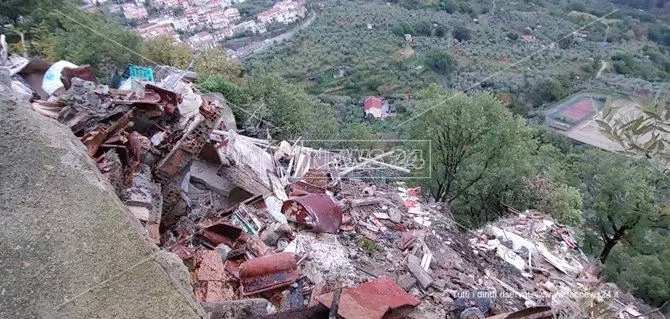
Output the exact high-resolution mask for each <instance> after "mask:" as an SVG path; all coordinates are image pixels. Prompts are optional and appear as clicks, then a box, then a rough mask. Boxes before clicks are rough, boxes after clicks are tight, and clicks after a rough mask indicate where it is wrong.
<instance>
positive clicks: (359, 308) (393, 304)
mask: <svg viewBox="0 0 670 319" xmlns="http://www.w3.org/2000/svg"><path fill="white" fill-rule="evenodd" d="M316 299H317V300H318V301H319V302H321V303H322V304H323V305H325V306H326V307H330V305H331V304H332V302H333V293H328V294H325V295H321V296H318V297H316ZM419 303H421V300H419V299H416V298H415V297H413V296H412V295H410V294H408V293H406V292H405V290H403V289H402V288H401V287H400V286H398V285H397V284H396V283H395V282H394V281H393V280H391V279H389V278H387V277H380V278H377V279H375V280H373V281H370V282H366V283H364V284H361V285H358V286H356V287H345V288H343V289H342V294H341V295H340V302H339V306H338V310H337V314H338V315H340V316H342V317H343V318H345V319H380V318H382V317H383V316H384V314H386V312H388V311H389V310H392V309H396V308H400V307H403V306H416V305H418V304H419Z"/></svg>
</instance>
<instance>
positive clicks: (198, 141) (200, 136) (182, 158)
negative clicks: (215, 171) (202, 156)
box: [156, 103, 221, 179]
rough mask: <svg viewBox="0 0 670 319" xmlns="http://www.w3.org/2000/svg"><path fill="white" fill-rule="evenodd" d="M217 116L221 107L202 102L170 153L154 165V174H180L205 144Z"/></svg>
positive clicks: (162, 176)
mask: <svg viewBox="0 0 670 319" xmlns="http://www.w3.org/2000/svg"><path fill="white" fill-rule="evenodd" d="M219 117H221V109H219V108H215V107H211V106H209V105H208V104H206V103H203V105H202V106H201V107H200V114H198V115H197V116H196V117H195V120H194V123H192V124H191V125H190V126H189V129H188V130H187V131H186V133H184V136H182V138H181V140H180V141H179V142H177V144H176V145H175V146H174V147H173V148H172V150H171V151H170V153H168V155H167V156H165V158H163V159H162V160H161V161H160V162H159V163H158V165H157V166H156V174H157V175H159V176H160V177H161V178H164V179H172V178H174V177H175V176H177V175H178V174H180V173H181V172H182V171H183V169H184V167H186V166H187V165H188V164H189V163H190V162H191V161H192V160H193V159H194V158H195V157H196V156H197V155H198V153H200V151H201V150H202V148H203V147H204V146H205V143H206V142H207V139H208V136H209V133H211V131H212V129H213V128H214V124H216V122H217V121H218V119H219Z"/></svg>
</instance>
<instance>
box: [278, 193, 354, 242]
mask: <svg viewBox="0 0 670 319" xmlns="http://www.w3.org/2000/svg"><path fill="white" fill-rule="evenodd" d="M281 210H282V213H284V215H285V216H286V218H287V219H288V220H290V221H292V222H296V223H298V224H304V225H307V226H308V227H309V228H310V229H311V230H312V231H317V232H326V233H332V234H337V231H338V230H339V229H340V225H342V211H341V210H340V207H339V206H338V205H337V204H336V203H335V202H333V200H332V199H331V198H330V196H328V195H322V194H309V195H305V196H302V197H295V198H292V199H289V200H287V201H285V202H284V204H283V205H282V208H281Z"/></svg>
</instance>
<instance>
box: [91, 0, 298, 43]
mask: <svg viewBox="0 0 670 319" xmlns="http://www.w3.org/2000/svg"><path fill="white" fill-rule="evenodd" d="M150 3H151V4H150V5H151V6H152V8H153V9H154V10H153V11H152V12H155V14H152V15H151V16H150V15H149V10H147V5H148V4H147V1H146V0H137V1H135V2H130V3H124V4H120V5H118V4H108V1H100V0H90V2H89V7H85V8H87V9H88V8H90V9H95V10H99V9H100V7H99V6H103V7H104V8H103V9H102V10H107V11H108V12H110V13H121V14H123V17H124V18H125V19H126V21H128V22H132V23H134V24H139V23H142V24H139V25H137V26H136V27H135V28H134V29H135V31H136V32H137V33H138V34H139V35H140V36H141V37H142V38H144V39H149V38H153V37H157V36H167V37H170V38H173V39H174V41H177V42H180V41H183V42H186V43H188V45H189V46H190V47H191V48H192V49H194V50H206V49H210V48H213V47H215V46H218V45H219V44H220V42H221V41H223V40H226V39H230V38H233V37H236V36H243V35H249V34H252V35H253V34H262V33H265V32H267V27H268V26H269V25H272V24H292V23H295V22H296V21H298V20H300V19H303V18H305V14H306V9H305V3H304V1H293V0H286V1H280V2H277V3H275V4H274V5H273V6H272V7H270V8H269V9H267V10H265V11H262V12H260V13H258V15H257V16H256V17H255V18H253V17H251V19H248V18H247V19H245V20H242V18H241V16H240V12H239V10H238V9H237V8H235V5H236V4H239V3H244V0H237V1H234V2H233V1H231V0H154V1H151V2H150ZM178 12H179V13H180V14H177V13H178ZM188 34H193V35H190V36H188Z"/></svg>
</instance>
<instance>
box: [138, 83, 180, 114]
mask: <svg viewBox="0 0 670 319" xmlns="http://www.w3.org/2000/svg"><path fill="white" fill-rule="evenodd" d="M144 90H145V92H146V91H153V92H155V93H156V94H158V95H159V96H160V98H161V99H160V102H159V103H158V104H159V105H160V106H161V108H162V109H163V111H165V113H167V114H172V113H173V112H174V110H175V109H177V104H179V98H180V96H179V94H177V93H175V92H172V91H169V90H166V89H164V88H161V87H158V86H155V85H153V84H149V83H147V84H146V85H145V86H144Z"/></svg>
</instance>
